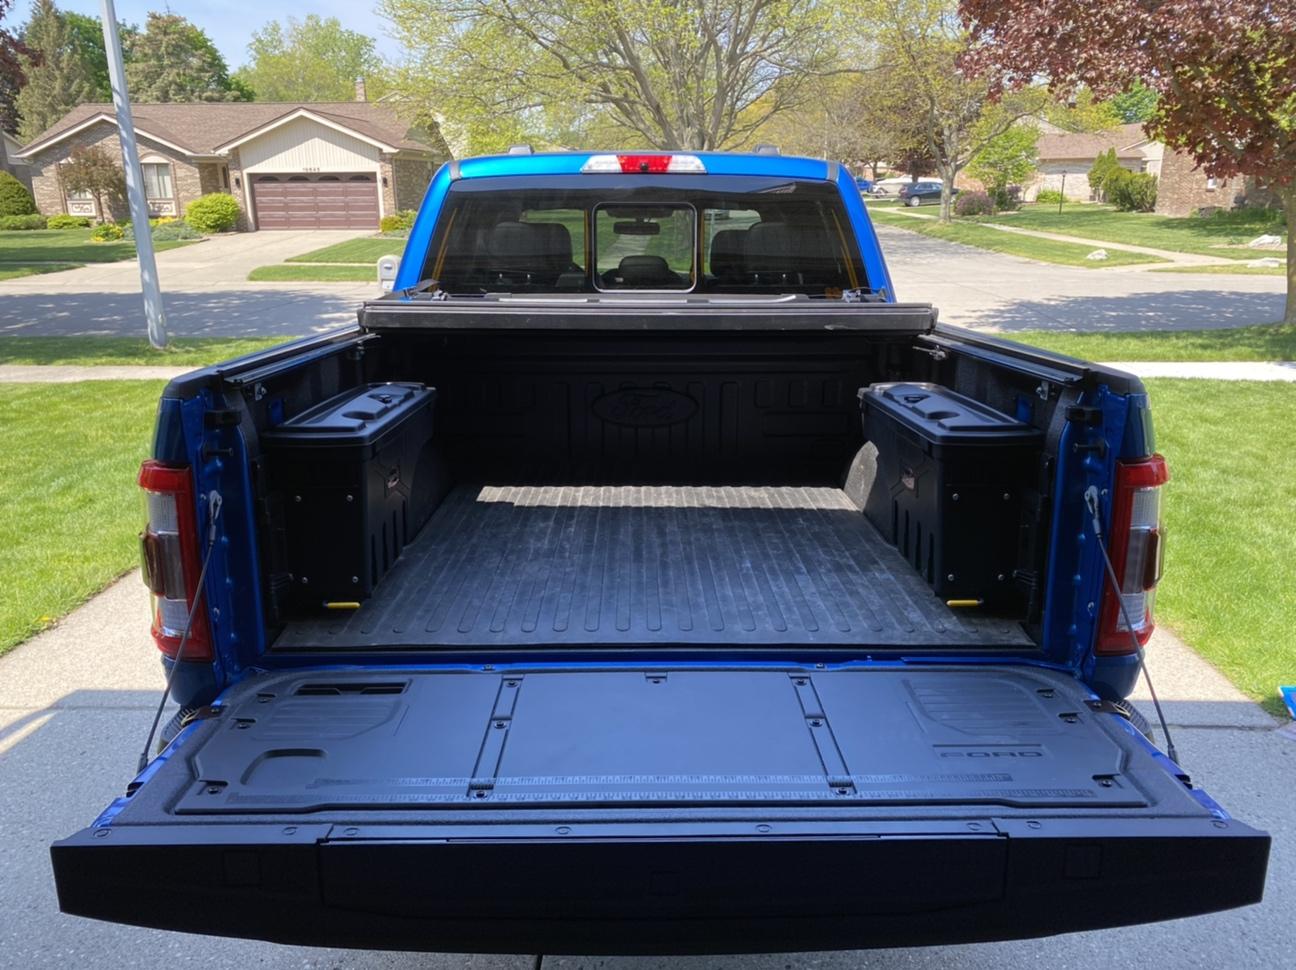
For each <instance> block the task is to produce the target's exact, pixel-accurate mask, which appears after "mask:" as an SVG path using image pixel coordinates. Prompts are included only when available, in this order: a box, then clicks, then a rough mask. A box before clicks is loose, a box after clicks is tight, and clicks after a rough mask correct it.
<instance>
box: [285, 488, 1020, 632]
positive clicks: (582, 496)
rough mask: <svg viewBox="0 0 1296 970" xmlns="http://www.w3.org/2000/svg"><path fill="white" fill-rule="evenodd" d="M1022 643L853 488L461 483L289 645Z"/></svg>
mask: <svg viewBox="0 0 1296 970" xmlns="http://www.w3.org/2000/svg"><path fill="white" fill-rule="evenodd" d="M560 643H561V644H613V645H618V646H623V645H631V644H640V643H642V644H663V645H664V644H715V643H731V644H736V645H741V644H758V645H762V644H763V645H779V644H789V645H798V644H816V643H822V644H851V645H861V646H869V645H872V646H906V645H912V646H929V645H930V646H939V645H958V646H975V645H996V646H999V645H1002V646H1007V645H1015V644H1020V645H1025V644H1027V643H1029V640H1028V639H1027V637H1026V635H1025V633H1024V632H1023V631H1022V630H1021V628H1020V627H1019V626H1018V624H1016V623H1013V622H1010V621H1006V620H1002V619H996V618H994V617H986V616H982V615H979V614H977V613H976V612H974V611H959V612H957V613H956V612H954V611H953V610H951V609H949V608H948V607H947V606H946V605H945V604H944V603H943V602H941V601H940V600H939V599H938V598H937V597H936V596H935V595H934V594H933V593H932V591H931V589H930V588H929V587H928V586H927V585H926V584H925V583H924V582H923V581H922V579H921V577H919V576H918V575H917V574H916V573H915V572H914V570H913V569H912V567H910V566H909V565H908V564H907V563H906V562H905V561H904V559H903V558H902V557H901V556H900V554H899V553H898V552H896V550H895V549H893V548H892V547H891V546H890V545H888V544H887V543H886V542H885V541H883V539H882V538H881V537H880V536H879V535H878V533H877V532H876V530H874V528H873V527H872V525H870V524H869V522H868V521H867V520H866V519H865V518H864V516H863V514H861V513H860V512H859V510H858V509H857V508H856V507H855V505H854V504H853V503H852V502H851V501H850V499H849V498H847V496H846V494H845V493H844V492H842V491H841V490H840V489H835V488H796V487H710V486H540V485H537V486H521V485H519V486H464V487H460V488H456V489H455V490H454V491H453V492H452V493H451V494H450V495H449V496H448V497H447V498H446V500H445V501H444V502H443V503H442V505H441V506H440V508H438V509H437V512H436V514H435V515H434V516H433V517H432V519H431V521H429V523H428V524H427V526H426V527H425V528H424V529H423V531H422V532H421V533H420V535H419V536H418V538H417V539H416V540H415V541H414V542H413V543H412V544H411V545H410V546H408V547H407V548H406V550H405V552H404V554H403V555H402V556H401V558H400V560H399V562H398V563H397V564H396V566H395V567H394V568H393V569H392V571H391V572H390V573H389V574H388V575H387V576H386V578H384V579H383V581H382V583H381V584H380V585H379V587H378V589H377V591H376V593H375V595H374V596H373V597H372V598H371V599H369V600H368V601H366V602H365V603H364V604H363V605H362V606H361V608H360V609H359V610H356V611H355V612H353V613H349V614H338V613H330V614H327V615H325V616H322V617H320V618H318V619H312V620H301V621H295V622H293V623H291V624H290V625H289V626H288V627H287V628H286V629H285V630H284V632H283V633H282V634H281V635H280V637H279V639H278V640H277V641H276V643H275V647H276V648H279V649H321V648H323V649H344V648H361V647H373V648H381V647H396V648H400V647H413V646H442V645H444V646H448V647H449V646H456V647H462V646H471V645H496V646H509V647H517V646H529V645H547V644H560Z"/></svg>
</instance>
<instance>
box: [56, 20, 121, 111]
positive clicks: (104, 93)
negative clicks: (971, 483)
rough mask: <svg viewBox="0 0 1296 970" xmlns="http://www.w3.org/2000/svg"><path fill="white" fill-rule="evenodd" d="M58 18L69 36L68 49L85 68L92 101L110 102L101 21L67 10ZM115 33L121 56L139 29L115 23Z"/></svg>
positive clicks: (110, 85)
mask: <svg viewBox="0 0 1296 970" xmlns="http://www.w3.org/2000/svg"><path fill="white" fill-rule="evenodd" d="M61 16H62V17H63V20H64V22H65V23H67V26H68V30H69V31H70V33H71V35H72V42H71V45H70V46H71V49H72V51H73V53H74V54H75V55H76V57H78V58H79V59H80V60H81V63H82V64H83V65H84V66H85V70H86V74H87V75H88V77H89V79H90V84H91V86H92V87H93V88H94V99H95V100H96V101H111V100H112V83H111V82H110V81H109V80H108V54H107V52H106V51H105V50H104V35H103V21H101V20H100V19H99V18H98V17H92V16H90V15H89V14H84V13H74V12H73V11H71V10H65V11H63V12H62V13H61ZM117 33H118V36H119V37H121V42H122V51H123V54H124V53H125V51H126V50H128V49H129V47H130V43H131V41H132V40H133V39H134V37H135V36H136V35H137V34H138V33H139V28H138V27H136V26H134V25H132V24H122V23H119V24H118V25H117ZM132 95H133V92H132Z"/></svg>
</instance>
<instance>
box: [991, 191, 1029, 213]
mask: <svg viewBox="0 0 1296 970" xmlns="http://www.w3.org/2000/svg"><path fill="white" fill-rule="evenodd" d="M990 202H991V204H992V205H993V206H994V208H995V211H996V212H1015V211H1016V210H1017V209H1020V208H1021V189H1020V188H1019V187H1018V186H1016V185H996V186H994V187H993V188H992V189H990Z"/></svg>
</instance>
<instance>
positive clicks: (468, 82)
mask: <svg viewBox="0 0 1296 970" xmlns="http://www.w3.org/2000/svg"><path fill="white" fill-rule="evenodd" d="M830 6H831V5H830V4H827V3H824V2H822V0H726V2H724V3H720V2H716V0H620V2H617V3H609V2H606V0H511V2H508V3H500V2H498V0H381V3H380V4H379V12H380V13H381V14H382V15H383V16H384V17H386V18H387V19H388V20H389V21H390V22H391V23H392V24H393V25H394V26H395V32H396V34H397V37H398V39H399V40H401V41H402V42H403V43H404V45H405V47H406V48H407V49H408V50H409V51H410V54H411V61H410V65H409V69H407V70H405V71H403V72H402V73H401V75H400V78H399V80H398V82H397V87H398V90H400V91H401V93H402V94H404V95H405V96H406V97H407V98H409V99H410V100H413V101H422V102H424V103H427V104H430V105H435V106H437V108H438V110H440V111H443V112H445V114H446V115H448V116H450V117H454V118H458V119H464V120H466V122H467V124H468V126H469V128H470V129H475V130H476V131H477V132H478V136H477V140H478V141H483V140H487V139H492V138H493V137H494V131H493V126H494V125H495V124H496V123H497V122H498V121H500V120H503V121H504V125H505V127H510V126H516V125H517V123H518V121H519V120H521V121H522V122H523V123H524V127H535V128H541V129H542V130H543V129H544V128H545V127H546V126H547V125H548V124H549V123H550V122H552V121H554V120H555V119H558V120H560V121H561V122H562V125H563V126H564V127H565V128H566V129H567V130H572V129H576V130H580V129H582V128H588V127H593V128H597V127H598V126H599V125H608V126H611V127H613V128H616V129H619V130H620V131H621V132H622V133H623V137H626V136H633V137H634V139H635V140H636V141H638V142H639V143H640V144H644V143H646V144H647V145H648V146H651V147H654V148H662V149H712V148H720V147H722V146H725V145H732V144H740V143H742V142H743V141H744V140H745V139H746V138H747V137H748V136H749V135H750V134H751V133H753V132H755V131H756V130H757V129H758V128H760V126H761V125H762V124H764V123H765V122H766V121H768V120H769V119H770V118H773V117H774V116H776V115H778V114H779V113H781V112H783V111H787V110H789V109H790V108H791V107H793V106H795V105H799V104H801V102H802V96H803V93H804V90H805V82H806V80H807V79H809V78H811V77H813V76H815V75H816V74H817V73H819V72H820V71H821V70H823V69H825V68H826V67H827V66H828V64H829V62H830V60H831V57H832V53H833V41H834V37H835V32H834V31H833V30H832V24H831V17H832V11H831V10H830V9H829V7H830ZM448 25H449V26H448ZM474 147H478V146H476V145H474Z"/></svg>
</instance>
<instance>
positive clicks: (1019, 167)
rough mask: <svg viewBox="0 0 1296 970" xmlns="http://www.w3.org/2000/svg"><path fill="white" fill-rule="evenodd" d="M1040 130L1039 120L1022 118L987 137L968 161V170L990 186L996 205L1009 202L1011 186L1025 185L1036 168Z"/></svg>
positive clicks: (982, 182)
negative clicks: (1037, 122) (1036, 122)
mask: <svg viewBox="0 0 1296 970" xmlns="http://www.w3.org/2000/svg"><path fill="white" fill-rule="evenodd" d="M1039 134H1040V133H1039V128H1038V127H1037V126H1036V125H1035V124H1033V123H1031V122H1029V121H1022V122H1018V123H1017V124H1015V125H1013V126H1012V127H1011V128H1009V129H1007V130H1006V131H1003V132H1000V133H999V134H998V135H997V136H995V137H994V138H991V139H990V140H989V141H987V142H986V143H985V145H984V147H982V149H981V150H980V151H979V152H977V153H976V154H975V155H973V156H972V158H971V159H970V160H969V161H968V165H967V170H968V174H969V175H971V176H972V177H973V178H975V179H977V180H978V181H980V182H981V184H982V185H984V186H985V187H986V190H987V191H988V192H989V193H990V197H991V198H993V199H995V203H996V205H1004V204H1005V202H1004V200H1005V199H1006V198H1007V197H1008V194H1009V186H1012V185H1021V184H1022V183H1023V182H1025V181H1026V179H1027V178H1029V177H1030V174H1031V172H1033V171H1035V163H1036V162H1037V161H1038V160H1039V155H1038V154H1037V153H1036V150H1035V149H1036V146H1037V145H1038V144H1039Z"/></svg>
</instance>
